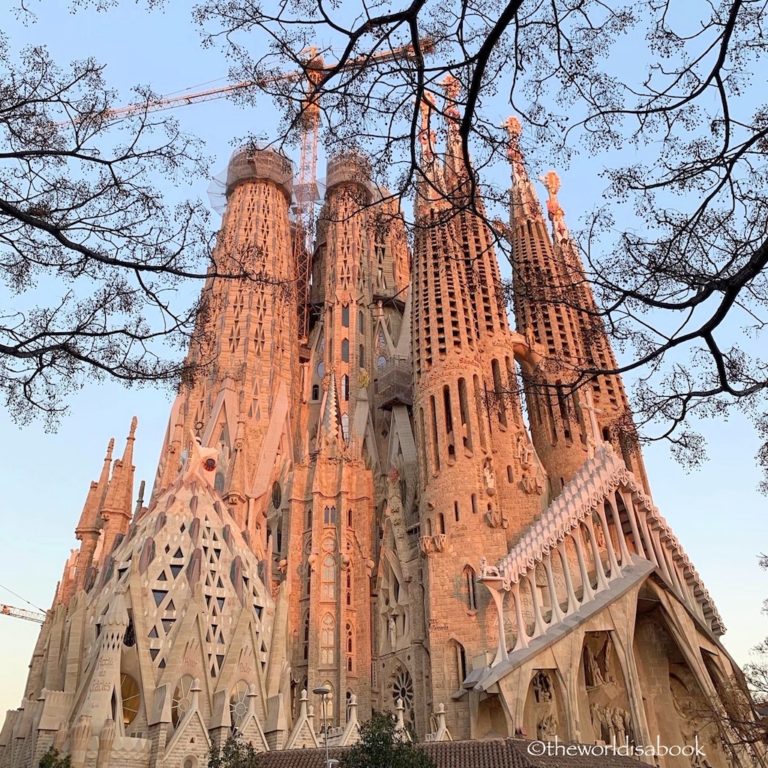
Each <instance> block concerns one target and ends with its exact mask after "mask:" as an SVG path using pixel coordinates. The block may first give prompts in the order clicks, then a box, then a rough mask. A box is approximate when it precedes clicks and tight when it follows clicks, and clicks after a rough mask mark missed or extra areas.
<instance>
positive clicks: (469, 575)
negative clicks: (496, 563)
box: [464, 565, 477, 611]
mask: <svg viewBox="0 0 768 768" xmlns="http://www.w3.org/2000/svg"><path fill="white" fill-rule="evenodd" d="M464 584H465V586H466V590H467V606H468V607H469V610H470V611H475V610H477V597H476V595H475V571H474V570H473V568H472V566H471V565H467V566H465V567H464Z"/></svg>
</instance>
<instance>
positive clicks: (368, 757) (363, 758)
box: [340, 712, 434, 768]
mask: <svg viewBox="0 0 768 768" xmlns="http://www.w3.org/2000/svg"><path fill="white" fill-rule="evenodd" d="M395 728H396V722H395V718H394V716H393V715H390V714H384V713H381V712H374V713H373V717H371V719H370V720H368V721H367V722H366V723H363V725H362V726H361V727H360V737H361V738H360V742H359V743H358V744H356V745H355V746H354V747H352V748H351V749H350V750H349V752H348V753H347V754H345V755H344V757H343V758H342V759H341V763H340V768H434V763H433V762H432V760H431V759H430V757H429V756H428V755H427V754H426V753H425V752H424V751H423V750H421V749H419V748H418V747H415V746H414V745H413V744H411V743H410V742H404V741H400V740H399V739H398V738H397V734H396V731H395Z"/></svg>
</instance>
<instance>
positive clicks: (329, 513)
mask: <svg viewBox="0 0 768 768" xmlns="http://www.w3.org/2000/svg"><path fill="white" fill-rule="evenodd" d="M323 525H336V507H325V509H323Z"/></svg>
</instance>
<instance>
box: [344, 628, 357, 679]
mask: <svg viewBox="0 0 768 768" xmlns="http://www.w3.org/2000/svg"><path fill="white" fill-rule="evenodd" d="M346 629H347V672H351V671H352V667H353V666H354V658H355V633H354V629H353V627H352V625H351V624H350V623H349V622H348V623H347V627H346Z"/></svg>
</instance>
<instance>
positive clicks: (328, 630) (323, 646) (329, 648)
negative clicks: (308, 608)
mask: <svg viewBox="0 0 768 768" xmlns="http://www.w3.org/2000/svg"><path fill="white" fill-rule="evenodd" d="M334 629H335V622H334V620H333V616H332V615H331V614H330V613H326V614H325V616H323V621H322V624H321V626H320V663H321V664H333V661H334V645H335V643H334V642H333V635H334Z"/></svg>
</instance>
